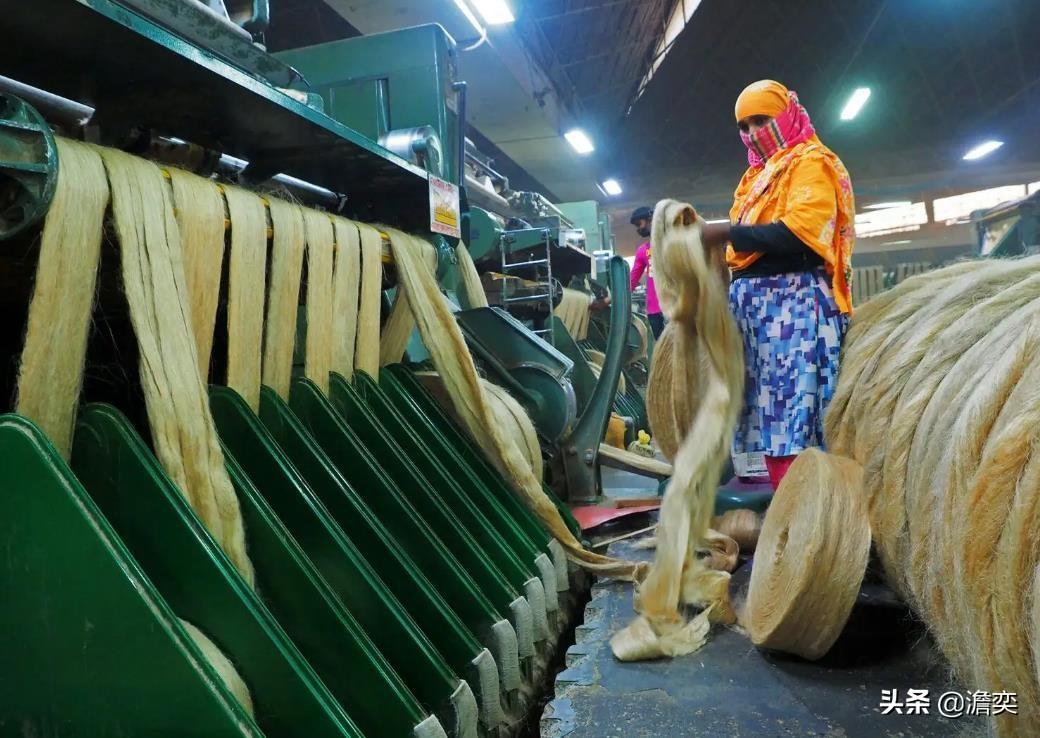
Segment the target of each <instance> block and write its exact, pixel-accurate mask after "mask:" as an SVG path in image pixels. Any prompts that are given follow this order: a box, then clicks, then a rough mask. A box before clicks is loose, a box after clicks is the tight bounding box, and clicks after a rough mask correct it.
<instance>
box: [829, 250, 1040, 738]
mask: <svg viewBox="0 0 1040 738" xmlns="http://www.w3.org/2000/svg"><path fill="white" fill-rule="evenodd" d="M937 285H938V286H937ZM897 289H900V292H901V295H902V297H901V299H900V300H898V301H894V300H893V301H888V302H886V303H884V304H883V305H880V306H875V307H873V309H872V310H871V312H870V313H868V315H867V319H866V320H864V321H863V322H862V323H860V322H859V318H860V316H859V314H857V317H856V319H854V320H853V323H852V330H850V333H849V338H848V340H847V342H846V346H845V356H844V358H843V362H844V364H843V368H842V373H841V375H840V377H839V384H838V389H837V391H836V395H835V399H836V400H837V399H839V397H840V399H841V402H840V403H836V404H832V406H831V409H830V410H829V412H828V415H827V418H826V435H827V439H828V443H829V446H830V448H831V449H832V450H833V451H834V452H836V453H841V454H844V455H846V456H849V457H851V458H853V459H855V460H856V461H857V462H859V463H860V464H862V465H863V467H864V477H863V479H864V490H865V493H866V497H867V499H868V501H869V510H870V519H871V525H872V527H873V530H874V536H875V539H876V542H877V548H878V552H879V554H880V556H881V560H882V564H883V565H884V567H885V571H886V575H887V576H888V578H889V579H890V580H891V581H892V583H893V585H894V586H895V587H896V588H897V589H898V590H899V591H900V592H901V593H902V594H903V595H904V597H905V598H906V599H907V600H908V602H909V603H910V604H911V605H912V606H913V607H914V608H915V609H916V610H917V611H918V612H919V613H920V614H921V616H922V618H923V619H924V620H925V622H926V623H927V625H928V627H929V629H930V630H931V631H932V633H933V634H934V635H935V638H936V641H937V643H938V645H939V646H940V648H941V649H942V651H943V653H944V655H945V656H946V657H947V658H948V659H949V661H950V663H951V665H952V666H953V668H954V670H955V672H956V673H957V674H958V676H959V677H960V678H961V679H962V680H963V681H964V682H965V683H966V684H967V685H968V686H969V687H970V688H972V689H982V690H987V691H990V692H998V691H1007V692H1015V693H1017V695H1018V705H1019V714H1018V715H1017V716H1008V715H1001V716H1000V717H998V718H995V719H994V727H995V729H996V730H997V732H998V733H999V734H1000V735H1003V736H1032V735H1037V734H1038V733H1040V711H1038V709H1037V704H1038V700H1040V684H1038V675H1037V667H1038V664H1040V661H1038V659H1037V654H1038V653H1040V647H1038V646H1040V630H1038V629H1037V626H1036V624H1037V623H1040V615H1038V611H1040V600H1038V599H1037V598H1036V596H1035V593H1036V578H1037V574H1036V572H1037V571H1038V564H1040V454H1037V453H1035V451H1036V449H1038V447H1040V257H1030V258H1027V259H1021V260H1015V261H984V262H968V263H964V264H959V265H956V266H954V267H949V268H947V269H943V270H939V271H936V272H931V273H929V274H927V275H922V276H920V277H914V278H911V279H909V280H907V281H906V282H904V283H902V284H900V285H899V286H898V287H897ZM868 306H873V303H868ZM894 342H899V343H898V345H893V343H894ZM847 369H849V371H847Z"/></svg>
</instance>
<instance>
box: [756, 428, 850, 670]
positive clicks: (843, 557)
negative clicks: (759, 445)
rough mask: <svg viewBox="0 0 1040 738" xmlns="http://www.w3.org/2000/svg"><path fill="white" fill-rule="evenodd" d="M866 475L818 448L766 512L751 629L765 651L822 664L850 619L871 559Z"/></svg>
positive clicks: (798, 462)
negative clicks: (864, 481) (822, 659)
mask: <svg viewBox="0 0 1040 738" xmlns="http://www.w3.org/2000/svg"><path fill="white" fill-rule="evenodd" d="M862 481H863V470H862V468H861V467H860V466H859V464H857V463H856V462H855V461H852V460H851V459H845V458H842V457H839V456H833V455H828V454H825V453H823V452H822V451H819V450H818V449H814V448H810V449H807V450H805V451H803V452H802V453H801V454H799V456H798V458H797V459H795V461H794V463H793V464H792V465H791V468H790V470H789V471H788V472H787V475H786V476H785V477H784V479H783V481H782V482H781V483H780V487H779V489H778V490H777V491H776V494H775V495H774V496H773V501H772V503H771V504H770V506H769V511H768V512H767V513H766V519H765V523H764V524H763V526H762V534H761V536H760V537H759V540H758V550H757V553H756V554H755V561H754V565H753V567H752V569H751V586H750V588H749V589H748V598H747V610H746V612H745V615H744V622H743V624H744V626H745V627H746V628H747V631H748V634H749V635H750V636H751V640H752V641H753V642H754V643H755V645H757V646H761V647H763V648H769V649H774V650H777V651H785V652H787V653H793V654H796V655H798V656H801V657H803V658H806V659H818V658H820V657H821V656H823V655H824V654H825V653H827V651H828V650H830V647H831V646H832V645H833V644H834V641H836V640H837V638H838V636H839V635H840V634H841V631H842V628H844V627H845V623H846V622H847V621H848V618H849V614H850V613H851V612H852V606H853V605H854V604H855V602H856V596H857V595H858V594H859V588H860V584H861V583H862V581H863V575H864V573H865V572H866V570H867V559H868V558H869V556H870V522H869V519H868V517H867V506H866V500H865V499H864V496H863V485H862Z"/></svg>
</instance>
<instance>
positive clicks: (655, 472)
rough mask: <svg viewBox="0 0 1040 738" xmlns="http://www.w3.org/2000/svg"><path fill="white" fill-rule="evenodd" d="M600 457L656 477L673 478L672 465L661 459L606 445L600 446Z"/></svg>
mask: <svg viewBox="0 0 1040 738" xmlns="http://www.w3.org/2000/svg"><path fill="white" fill-rule="evenodd" d="M599 454H600V456H606V457H607V458H608V459H611V460H612V461H617V462H619V463H622V464H625V465H626V466H629V467H631V468H632V469H635V470H638V471H641V472H646V473H647V474H650V475H652V476H655V477H661V478H662V479H663V478H666V477H670V476H672V474H673V473H674V469H673V467H672V465H671V464H668V463H666V462H664V461H661V460H660V459H656V458H653V457H647V456H643V455H642V454H634V453H632V452H631V451H626V450H624V449H620V448H615V447H614V446H610V445H608V444H606V443H601V444H600V445H599Z"/></svg>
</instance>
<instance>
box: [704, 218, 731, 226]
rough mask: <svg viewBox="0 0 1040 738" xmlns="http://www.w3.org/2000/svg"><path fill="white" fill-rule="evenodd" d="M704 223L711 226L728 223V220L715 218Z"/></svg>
mask: <svg viewBox="0 0 1040 738" xmlns="http://www.w3.org/2000/svg"><path fill="white" fill-rule="evenodd" d="M704 222H705V223H707V224H708V225H712V224H714V223H729V218H716V219H715V220H706V221H704Z"/></svg>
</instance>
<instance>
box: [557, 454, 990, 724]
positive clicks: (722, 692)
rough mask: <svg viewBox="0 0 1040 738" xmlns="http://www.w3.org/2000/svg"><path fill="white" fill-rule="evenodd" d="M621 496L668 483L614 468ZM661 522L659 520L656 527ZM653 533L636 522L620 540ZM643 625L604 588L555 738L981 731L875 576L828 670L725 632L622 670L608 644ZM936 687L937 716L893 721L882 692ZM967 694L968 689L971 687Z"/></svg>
mask: <svg viewBox="0 0 1040 738" xmlns="http://www.w3.org/2000/svg"><path fill="white" fill-rule="evenodd" d="M603 480H604V488H605V489H606V490H607V491H608V494H610V495H611V496H615V497H617V496H622V497H624V496H629V497H645V496H647V494H648V491H649V492H651V493H652V490H655V489H656V487H657V484H656V482H653V481H652V480H645V479H642V478H639V477H636V476H635V475H631V474H626V473H624V472H618V471H616V470H604V476H603ZM649 522H652V520H651V521H649ZM647 524H648V521H647V520H646V519H643V520H626V521H625V522H623V523H619V524H616V525H615V527H614V529H613V530H610V531H609V535H617V534H618V533H620V532H623V530H622V529H621V526H625V525H627V526H630V528H631V529H635V528H639V527H643V526H645V525H647ZM633 542H634V541H633V540H626V541H622V542H619V543H615V544H612V545H611V547H610V553H611V554H612V555H615V556H619V557H622V558H630V559H638V558H649V557H651V556H652V552H649V551H638V550H634V549H633V548H632V544H633ZM750 569H751V566H750V561H749V560H747V559H746V558H745V559H743V560H742V564H741V566H740V567H739V568H738V569H737V571H736V572H734V579H733V592H734V601H739V600H742V599H743V593H744V592H746V587H747V582H748V578H749V576H750ZM633 616H634V612H633V610H632V585H630V584H623V583H616V582H599V583H597V584H596V585H595V586H594V588H593V593H592V600H591V602H590V603H589V605H588V607H587V608H586V611H585V619H584V623H583V625H580V626H579V627H578V630H577V633H576V643H575V645H574V646H572V647H571V648H570V649H569V650H568V651H567V656H566V668H565V669H564V670H563V671H562V672H561V673H560V674H559V675H558V676H557V679H556V684H555V699H553V700H552V701H551V702H549V704H548V705H547V707H546V710H545V713H544V715H543V717H542V724H541V735H542V736H543V738H564V737H566V738H608V737H610V736H619V737H621V736H623V737H624V738H634V737H638V736H647V737H651V736H652V737H655V738H656V737H661V738H665V737H667V738H673V737H676V736H706V737H711V738H728V737H731V736H732V737H733V738H744V737H747V738H751V737H752V736H755V737H756V738H757V737H758V736H785V737H786V736H829V737H835V738H837V737H845V738H889V737H891V738H896V737H899V738H933V737H936V738H937V737H939V736H967V735H977V734H979V732H980V727H979V722H978V719H977V718H976V719H971V718H961V719H959V720H953V719H947V718H944V717H941V716H940V715H938V714H936V710H935V707H934V700H936V699H937V698H938V696H939V695H940V694H942V693H943V692H946V691H950V690H958V689H959V688H958V687H957V686H956V685H954V684H953V683H952V682H951V681H950V680H949V677H948V674H947V670H946V667H945V665H944V664H943V662H942V660H941V659H940V658H939V657H938V656H937V655H936V651H935V649H934V647H933V646H932V644H931V642H930V641H929V639H928V638H927V635H926V634H925V633H924V630H923V628H922V626H921V625H920V624H919V623H918V622H917V621H916V620H915V619H914V618H913V617H912V615H911V614H910V613H909V611H908V610H907V609H906V608H905V607H904V606H902V605H901V604H900V603H898V602H897V601H896V600H895V598H894V597H893V596H892V594H891V592H889V591H888V589H887V587H885V586H884V585H883V584H882V583H881V582H880V578H879V577H877V576H876V575H868V581H867V583H865V585H864V588H863V592H862V593H861V595H860V599H859V601H858V602H857V605H856V608H855V610H854V611H853V616H852V618H851V619H850V622H849V624H848V625H847V627H846V629H845V632H844V634H843V635H842V637H841V639H839V641H838V643H836V644H835V646H834V648H833V649H832V650H831V652H830V653H829V654H828V655H827V656H826V657H825V658H824V659H822V660H821V661H819V662H816V663H809V662H806V661H803V660H801V659H798V658H795V657H788V656H785V655H783V654H767V653H764V652H761V651H759V650H758V649H756V648H755V647H754V646H752V645H751V643H750V641H749V640H748V639H747V637H746V636H745V635H743V634H742V633H741V632H740V631H739V630H736V629H728V628H721V627H715V628H714V630H713V632H712V634H711V636H710V639H709V642H708V643H707V644H706V646H705V647H704V648H703V649H702V650H701V651H699V652H697V653H695V654H692V655H690V656H686V657H681V658H677V659H672V660H662V661H656V662H644V663H631V664H624V663H620V662H618V661H617V660H616V659H615V658H614V657H613V654H612V653H611V651H610V645H609V643H608V641H609V639H610V637H611V635H612V634H614V633H615V632H617V631H618V630H619V629H620V628H622V627H623V626H624V625H626V624H627V623H628V622H629V621H630V620H631V619H632V617H633ZM911 688H912V689H928V690H929V694H930V695H931V697H932V700H933V708H932V710H931V714H929V715H913V716H908V715H895V714H892V715H882V714H881V708H880V701H881V692H882V690H883V689H884V690H890V689H898V690H899V693H900V694H901V695H905V694H906V690H907V689H911ZM960 691H961V692H962V693H963V690H960Z"/></svg>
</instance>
